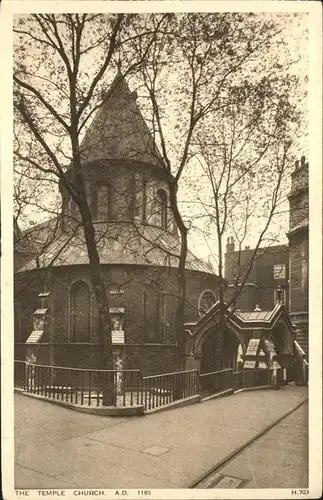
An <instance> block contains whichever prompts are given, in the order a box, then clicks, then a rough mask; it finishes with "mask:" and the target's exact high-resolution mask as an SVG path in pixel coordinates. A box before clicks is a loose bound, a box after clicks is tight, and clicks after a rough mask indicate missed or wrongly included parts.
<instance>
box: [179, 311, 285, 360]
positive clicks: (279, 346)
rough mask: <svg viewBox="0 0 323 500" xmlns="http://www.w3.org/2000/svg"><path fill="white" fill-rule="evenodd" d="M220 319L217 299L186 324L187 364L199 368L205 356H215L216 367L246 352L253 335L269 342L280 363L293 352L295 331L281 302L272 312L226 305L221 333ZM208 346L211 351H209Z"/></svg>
mask: <svg viewBox="0 0 323 500" xmlns="http://www.w3.org/2000/svg"><path fill="white" fill-rule="evenodd" d="M219 320H220V303H219V302H217V303H215V304H214V305H213V306H212V307H211V308H210V309H209V310H208V311H207V312H206V313H205V314H204V315H203V316H202V317H201V318H199V319H198V321H196V322H194V323H185V325H184V326H185V331H186V333H187V338H186V344H185V355H186V356H185V357H186V367H190V368H198V369H201V364H203V358H204V357H205V356H206V355H207V356H208V357H209V359H211V358H212V357H213V358H214V369H219V368H221V365H222V367H223V361H225V360H228V359H236V358H237V354H238V352H240V353H241V354H245V352H246V348H247V345H248V343H249V340H250V339H252V338H253V339H254V338H256V339H257V338H258V339H262V340H268V341H270V342H272V343H273V345H274V348H275V351H276V352H277V355H278V362H279V363H280V364H281V365H282V366H286V365H289V364H290V362H291V359H292V357H293V355H294V331H293V326H292V323H291V321H290V319H289V316H288V314H287V312H286V310H285V308H284V306H283V305H282V304H276V306H275V307H274V309H272V310H271V311H250V312H242V311H239V310H234V309H233V308H227V307H226V306H225V313H224V328H223V332H220V331H219ZM206 343H208V347H207V348H206ZM211 345H212V346H213V347H212V349H213V354H210V353H209V351H210V349H211ZM233 364H234V363H233ZM209 368H210V367H209Z"/></svg>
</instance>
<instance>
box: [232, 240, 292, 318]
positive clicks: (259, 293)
mask: <svg viewBox="0 0 323 500" xmlns="http://www.w3.org/2000/svg"><path fill="white" fill-rule="evenodd" d="M248 273H249V274H248ZM246 275H247V276H248V278H247V281H246V283H245V285H244V286H243V289H242V291H241V293H240V295H239V297H238V299H237V302H236V307H237V308H238V309H240V310H241V311H253V310H254V309H255V308H256V307H257V306H258V308H259V309H261V310H263V311H271V310H272V309H273V308H274V307H275V305H276V304H277V303H281V304H283V305H284V306H285V307H286V308H288V301H289V285H288V279H289V249H288V245H274V246H271V247H268V248H259V249H258V251H257V252H256V254H255V255H254V250H253V249H250V248H249V247H246V248H245V249H244V250H241V251H238V250H235V243H234V241H233V238H228V241H227V247H226V256H225V279H226V280H227V282H228V284H229V286H228V296H229V297H230V291H231V293H232V291H233V290H235V287H236V286H239V281H241V282H243V280H244V278H245V276H246Z"/></svg>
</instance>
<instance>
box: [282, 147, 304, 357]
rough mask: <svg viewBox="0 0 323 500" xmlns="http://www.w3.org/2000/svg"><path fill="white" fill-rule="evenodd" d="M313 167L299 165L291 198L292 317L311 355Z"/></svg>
mask: <svg viewBox="0 0 323 500" xmlns="http://www.w3.org/2000/svg"><path fill="white" fill-rule="evenodd" d="M308 174H309V165H308V162H306V161H305V157H304V156H303V157H302V158H301V161H300V162H299V161H297V162H296V163H295V170H294V172H293V173H292V185H291V191H290V194H289V206H290V210H289V214H290V215H289V231H288V233H287V237H288V240H289V270H290V271H289V314H290V317H291V321H292V323H293V325H294V326H295V332H296V340H297V341H298V342H299V344H300V345H301V347H302V348H303V349H304V350H305V352H306V353H308V268H309V252H308V235H309V181H308Z"/></svg>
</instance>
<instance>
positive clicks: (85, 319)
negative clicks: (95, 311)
mask: <svg viewBox="0 0 323 500" xmlns="http://www.w3.org/2000/svg"><path fill="white" fill-rule="evenodd" d="M90 317H91V294H90V289H89V287H88V285H87V283H85V282H84V281H77V282H76V283H74V284H73V286H72V288H71V309H70V340H71V342H90Z"/></svg>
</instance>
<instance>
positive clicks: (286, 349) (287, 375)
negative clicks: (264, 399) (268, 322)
mask: <svg viewBox="0 0 323 500" xmlns="http://www.w3.org/2000/svg"><path fill="white" fill-rule="evenodd" d="M270 338H271V341H272V342H273V344H274V348H275V351H276V353H277V361H278V363H279V364H280V366H281V368H282V382H283V383H285V384H287V383H288V382H290V381H292V380H295V366H294V356H293V339H292V337H291V334H290V332H289V331H288V330H287V329H286V326H285V324H284V323H282V322H278V323H277V324H276V325H275V326H274V327H273V329H272V331H271V335H270Z"/></svg>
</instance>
